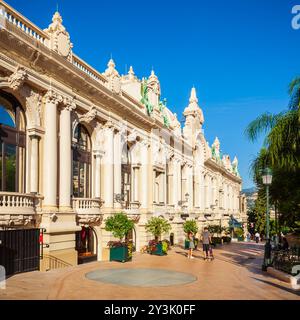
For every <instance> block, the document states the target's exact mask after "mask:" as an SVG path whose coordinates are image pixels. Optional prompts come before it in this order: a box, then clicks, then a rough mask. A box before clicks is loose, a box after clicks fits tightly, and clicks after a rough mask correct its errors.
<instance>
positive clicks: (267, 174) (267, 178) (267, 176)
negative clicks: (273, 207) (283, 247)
mask: <svg viewBox="0 0 300 320" xmlns="http://www.w3.org/2000/svg"><path fill="white" fill-rule="evenodd" d="M262 180H263V184H264V185H265V186H266V195H267V210H266V244H265V254H264V262H263V265H262V270H263V271H266V270H267V267H268V266H269V265H270V261H271V242H270V208H269V187H270V185H271V183H272V171H271V169H270V168H266V169H265V170H264V172H263V175H262Z"/></svg>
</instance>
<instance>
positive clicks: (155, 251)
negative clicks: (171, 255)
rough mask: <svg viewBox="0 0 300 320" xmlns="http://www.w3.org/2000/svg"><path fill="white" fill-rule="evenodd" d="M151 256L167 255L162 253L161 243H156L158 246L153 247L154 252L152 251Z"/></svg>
mask: <svg viewBox="0 0 300 320" xmlns="http://www.w3.org/2000/svg"><path fill="white" fill-rule="evenodd" d="M151 254H155V255H157V256H164V255H166V254H167V253H164V252H163V249H162V244H161V243H158V244H157V245H156V246H155V250H154V251H151Z"/></svg>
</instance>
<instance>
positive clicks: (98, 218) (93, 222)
mask: <svg viewBox="0 0 300 320" xmlns="http://www.w3.org/2000/svg"><path fill="white" fill-rule="evenodd" d="M76 219H77V223H78V224H80V225H83V226H84V225H88V226H90V227H95V226H100V225H101V223H102V221H103V215H91V214H78V215H77V217H76Z"/></svg>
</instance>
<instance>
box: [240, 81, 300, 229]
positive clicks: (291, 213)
mask: <svg viewBox="0 0 300 320" xmlns="http://www.w3.org/2000/svg"><path fill="white" fill-rule="evenodd" d="M288 92H289V94H290V97H291V98H290V102H289V106H288V109H287V110H286V111H284V112H281V113H279V114H270V113H265V114H262V115H261V116H259V117H258V118H257V119H255V120H254V121H252V122H251V123H250V124H249V126H248V127H247V129H246V132H245V133H246V135H247V136H248V138H249V139H250V140H252V141H255V140H256V139H257V137H258V136H259V135H261V134H262V133H267V135H266V138H265V141H264V147H263V148H262V149H261V150H260V152H259V153H258V155H257V157H256V158H255V159H254V161H253V162H252V165H251V169H252V170H251V171H252V173H253V180H254V182H255V183H256V186H257V189H258V194H259V196H258V197H259V198H260V199H262V198H263V197H265V187H264V186H263V184H262V171H263V169H264V168H266V167H267V166H268V167H270V168H271V169H272V171H273V181H272V185H271V187H270V196H271V203H272V204H273V205H274V206H275V211H276V212H278V213H280V220H281V223H283V224H287V225H289V226H293V225H295V223H296V222H297V221H299V219H300V187H299V178H300V77H298V78H295V79H294V80H293V81H292V82H291V83H290V85H289V90H288ZM260 214H262V215H264V213H263V212H260Z"/></svg>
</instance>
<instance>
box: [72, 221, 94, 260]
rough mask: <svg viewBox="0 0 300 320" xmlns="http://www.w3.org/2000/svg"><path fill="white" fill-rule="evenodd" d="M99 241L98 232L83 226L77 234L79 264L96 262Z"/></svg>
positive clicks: (90, 227)
mask: <svg viewBox="0 0 300 320" xmlns="http://www.w3.org/2000/svg"><path fill="white" fill-rule="evenodd" d="M98 244H99V239H98V235H97V231H96V230H95V228H94V227H92V226H82V227H81V230H80V231H77V232H76V250H77V252H78V264H82V263H86V262H91V261H96V260H97V258H98V253H99V246H98Z"/></svg>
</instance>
